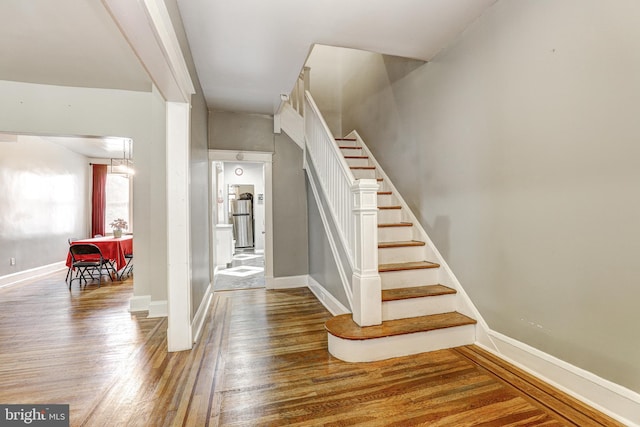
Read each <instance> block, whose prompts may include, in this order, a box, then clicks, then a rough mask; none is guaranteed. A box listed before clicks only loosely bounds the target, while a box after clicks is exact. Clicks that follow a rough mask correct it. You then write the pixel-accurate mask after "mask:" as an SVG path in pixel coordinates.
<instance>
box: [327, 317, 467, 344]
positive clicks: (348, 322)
mask: <svg viewBox="0 0 640 427" xmlns="http://www.w3.org/2000/svg"><path fill="white" fill-rule="evenodd" d="M475 324H476V321H475V320H473V319H472V318H470V317H468V316H465V315H464V314H460V313H458V312H455V311H454V312H451V313H441V314H432V315H430V316H420V317H409V318H406V319H398V320H389V321H386V322H382V324H381V325H375V326H366V327H364V328H361V327H360V326H358V325H357V324H356V322H354V321H353V319H352V315H351V314H341V315H339V316H335V317H333V318H331V319H329V320H328V321H327V322H326V324H325V328H326V329H327V331H328V332H329V333H330V334H331V335H334V336H336V337H339V338H342V339H347V340H368V339H375V338H384V337H391V336H394V335H404V334H414V333H416V332H428V331H433V330H436V329H445V328H453V327H456V326H464V325H475Z"/></svg>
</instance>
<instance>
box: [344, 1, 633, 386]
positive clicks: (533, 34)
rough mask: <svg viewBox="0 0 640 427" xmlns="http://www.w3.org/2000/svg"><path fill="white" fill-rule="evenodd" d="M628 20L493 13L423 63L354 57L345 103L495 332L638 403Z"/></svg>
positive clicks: (628, 4) (511, 8)
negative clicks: (622, 390)
mask: <svg viewBox="0 0 640 427" xmlns="http://www.w3.org/2000/svg"><path fill="white" fill-rule="evenodd" d="M638 16H640V3H638V2H636V1H631V0H626V1H617V2H602V1H596V0H585V1H569V0H520V1H499V2H498V3H496V4H495V5H494V6H493V7H492V8H491V9H489V10H488V11H487V12H486V13H485V14H484V15H483V16H482V17H481V18H480V19H479V20H478V21H477V22H476V23H475V24H474V25H473V26H472V27H471V28H469V29H468V30H467V31H466V32H465V33H464V34H463V35H462V36H461V38H460V39H459V40H458V41H457V42H456V43H455V44H453V45H452V46H450V47H449V48H448V49H447V50H445V51H443V52H441V53H440V54H439V55H438V56H437V57H436V58H435V59H434V60H433V61H432V62H430V63H429V64H426V65H416V64H415V62H413V61H399V60H397V59H393V60H389V58H385V57H382V56H378V55H365V56H360V57H358V58H354V60H353V62H352V63H350V64H348V65H349V66H348V67H347V68H348V69H349V70H350V72H349V73H347V74H346V75H345V86H344V104H343V111H344V113H345V115H344V116H343V125H344V129H345V130H347V131H348V130H350V129H352V128H355V129H357V130H358V132H360V133H361V135H362V136H363V137H364V138H365V141H366V142H367V143H368V144H369V146H370V147H371V148H372V150H373V152H374V154H375V156H376V157H377V159H378V160H379V161H380V162H381V163H382V166H383V167H384V168H385V171H386V172H387V173H388V175H389V176H390V177H391V179H392V180H393V182H394V184H395V185H396V186H397V187H398V189H399V190H400V191H401V193H402V194H403V196H404V197H405V198H406V200H407V202H408V203H409V204H410V205H411V207H412V208H413V209H414V210H415V213H416V214H417V216H418V218H419V219H420V220H421V222H422V223H423V225H424V226H425V227H426V229H427V231H428V232H429V233H430V235H431V237H432V239H433V240H434V241H435V243H436V245H437V246H438V248H440V250H441V251H442V252H443V254H444V256H445V258H446V260H447V261H448V263H449V264H450V266H451V267H452V269H453V272H454V273H455V274H456V276H457V277H458V278H459V279H460V281H461V282H462V285H463V286H464V287H465V289H466V290H467V292H468V293H469V294H470V296H471V298H472V300H473V301H474V303H475V304H476V305H477V306H478V308H479V309H480V311H481V313H482V315H483V316H484V318H485V319H486V320H487V321H488V323H489V326H490V327H491V328H492V329H494V330H496V331H498V332H501V333H504V334H505V335H508V336H510V337H513V338H515V339H517V340H520V341H522V342H525V343H527V344H529V345H531V346H533V347H536V348H538V349H540V350H542V351H544V352H547V353H550V354H552V355H554V356H556V357H559V358H560V359H563V360H565V361H567V362H569V363H571V364H574V365H576V366H579V367H581V368H584V369H586V370H588V371H591V372H593V373H595V374H597V375H599V376H602V377H604V378H606V379H608V380H611V381H613V382H615V383H618V384H621V385H623V386H626V387H628V388H630V389H632V390H634V391H636V392H640V364H638V360H640V345H638V339H637V337H638V333H637V328H638V325H639V324H640V311H639V310H637V302H638V301H640V287H638V286H637V284H638V277H640V263H638V260H637V255H638V253H640V222H639V221H638V218H640V199H639V198H638V194H640V184H639V183H640V167H638V166H639V164H638V159H640V144H639V143H638V141H640V121H639V120H638V116H639V115H640V74H639V73H638V70H640V26H638V25H637V18H638Z"/></svg>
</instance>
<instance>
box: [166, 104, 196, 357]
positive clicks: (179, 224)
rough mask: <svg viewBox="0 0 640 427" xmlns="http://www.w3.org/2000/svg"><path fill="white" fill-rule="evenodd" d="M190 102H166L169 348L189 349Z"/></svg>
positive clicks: (176, 349) (190, 336)
mask: <svg viewBox="0 0 640 427" xmlns="http://www.w3.org/2000/svg"><path fill="white" fill-rule="evenodd" d="M189 117H190V105H189V104H187V103H183V102H167V262H168V266H167V283H168V291H167V292H168V298H167V300H168V311H169V316H168V317H169V319H168V328H167V341H168V347H169V351H181V350H190V349H191V346H192V344H193V342H192V334H191V266H190V265H189V254H190V241H189V236H190V234H189V228H190V226H189Z"/></svg>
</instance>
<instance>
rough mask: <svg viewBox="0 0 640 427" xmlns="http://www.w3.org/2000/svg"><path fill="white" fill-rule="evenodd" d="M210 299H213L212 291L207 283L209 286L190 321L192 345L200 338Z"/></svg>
mask: <svg viewBox="0 0 640 427" xmlns="http://www.w3.org/2000/svg"><path fill="white" fill-rule="evenodd" d="M211 298H213V291H212V289H211V283H209V286H208V287H207V290H206V291H205V293H204V297H203V298H202V301H200V305H199V306H198V311H196V315H195V316H193V320H192V321H191V334H192V337H191V338H192V340H193V342H194V343H195V342H197V341H198V338H200V333H201V332H202V327H203V325H204V319H205V318H206V317H207V312H208V311H209V306H210V304H211Z"/></svg>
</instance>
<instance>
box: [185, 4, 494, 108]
mask: <svg viewBox="0 0 640 427" xmlns="http://www.w3.org/2000/svg"><path fill="white" fill-rule="evenodd" d="M177 1H178V5H179V7H180V12H181V14H182V19H183V21H184V27H185V29H186V32H187V36H188V39H189V45H190V47H191V52H192V54H193V57H194V61H195V64H196V68H197V71H198V76H199V79H200V83H201V85H202V88H203V91H204V94H205V97H206V100H207V104H208V105H209V108H211V109H216V110H229V111H246V112H258V113H267V114H272V113H274V110H275V109H276V108H277V107H278V105H279V102H280V93H289V92H290V91H291V89H292V88H293V85H294V83H295V81H296V79H297V77H298V74H299V73H300V71H301V69H302V67H303V65H304V62H305V60H306V58H307V55H308V53H309V51H310V49H311V47H312V46H313V44H315V43H318V44H325V45H331V46H339V47H348V48H355V49H363V50H368V51H373V52H377V53H384V54H389V55H395V56H403V57H409V58H414V59H422V60H425V61H428V60H430V59H431V58H433V56H434V55H435V54H437V53H438V52H439V51H440V50H441V49H442V48H443V47H445V46H446V45H447V44H448V43H451V42H452V40H453V39H454V38H455V37H456V36H457V35H458V34H460V32H462V31H463V30H464V29H465V28H466V27H467V26H468V25H469V24H470V23H471V22H472V21H473V20H474V19H476V18H477V17H478V16H479V15H480V14H481V13H482V12H483V11H484V10H485V9H486V8H487V7H489V6H490V5H491V4H493V3H494V2H495V1H496V0H394V1H390V0H315V1H312V0H268V1H265V0H177ZM312 73H313V72H312Z"/></svg>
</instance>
